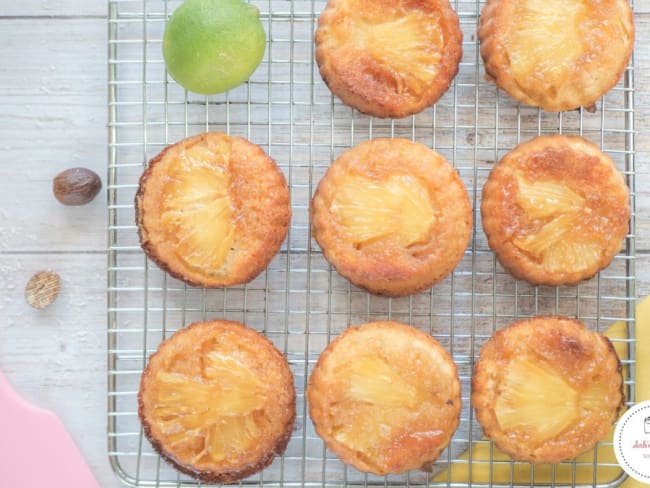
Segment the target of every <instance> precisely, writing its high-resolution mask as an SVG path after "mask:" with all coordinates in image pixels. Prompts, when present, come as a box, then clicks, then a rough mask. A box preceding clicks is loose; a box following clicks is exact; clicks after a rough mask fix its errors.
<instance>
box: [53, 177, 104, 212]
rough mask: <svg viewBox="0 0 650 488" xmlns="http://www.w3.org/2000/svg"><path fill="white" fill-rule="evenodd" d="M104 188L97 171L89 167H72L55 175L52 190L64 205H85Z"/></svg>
mask: <svg viewBox="0 0 650 488" xmlns="http://www.w3.org/2000/svg"><path fill="white" fill-rule="evenodd" d="M101 189H102V180H101V179H100V178H99V176H98V175H97V173H95V172H94V171H91V170H89V169H87V168H70V169H66V170H65V171H62V172H61V173H59V174H58V175H56V176H55V177H54V181H53V183H52V190H53V191H54V196H55V197H56V199H57V200H58V201H59V202H61V203H62V204H63V205H85V204H87V203H89V202H91V201H92V200H93V198H95V197H96V196H97V194H98V193H99V190H101Z"/></svg>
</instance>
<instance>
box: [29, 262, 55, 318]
mask: <svg viewBox="0 0 650 488" xmlns="http://www.w3.org/2000/svg"><path fill="white" fill-rule="evenodd" d="M60 289H61V281H60V279H59V275H58V274H56V273H55V272H54V271H50V270H45V271H39V272H38V273H36V274H35V275H34V276H32V277H31V278H30V279H29V281H28V282H27V285H26V286H25V300H27V303H29V304H30V305H31V306H32V307H34V308H38V309H41V308H45V307H47V306H48V305H50V304H51V303H52V302H54V300H56V297H57V296H58V294H59V290H60Z"/></svg>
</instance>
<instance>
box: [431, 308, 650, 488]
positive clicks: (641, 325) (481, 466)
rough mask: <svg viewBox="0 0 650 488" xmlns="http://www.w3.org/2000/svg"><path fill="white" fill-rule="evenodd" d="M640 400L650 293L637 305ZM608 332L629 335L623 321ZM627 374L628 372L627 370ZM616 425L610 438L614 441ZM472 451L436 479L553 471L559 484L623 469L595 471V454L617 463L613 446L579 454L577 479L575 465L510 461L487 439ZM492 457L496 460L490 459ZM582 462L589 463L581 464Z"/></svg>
mask: <svg viewBox="0 0 650 488" xmlns="http://www.w3.org/2000/svg"><path fill="white" fill-rule="evenodd" d="M635 332H636V401H637V402H641V401H644V400H650V297H647V298H646V299H644V300H643V301H642V302H641V303H639V304H638V305H637V308H636V331H635ZM605 335H607V336H608V337H610V338H612V339H625V338H626V337H627V327H626V325H625V323H623V322H616V323H615V324H613V325H612V326H611V327H610V328H609V329H608V330H607V332H605ZM614 347H615V348H616V352H617V353H618V355H619V357H620V358H621V359H627V357H628V353H627V348H626V346H625V343H624V342H615V343H614ZM624 374H626V372H625V371H624ZM612 436H613V429H612V431H611V432H610V434H609V437H608V440H609V441H611V439H612ZM469 454H470V453H469V451H466V452H465V453H463V455H461V456H460V458H459V461H460V462H456V463H452V466H451V468H450V469H448V470H445V471H442V472H441V473H438V474H437V475H436V476H435V478H434V480H435V481H443V482H447V481H449V482H452V483H463V484H467V483H470V482H472V483H508V484H511V483H512V484H530V480H531V477H533V476H534V480H535V483H536V484H551V482H552V480H553V471H554V472H555V483H557V484H572V483H574V481H575V484H590V485H591V484H593V483H609V482H611V481H613V480H615V479H617V478H618V477H619V476H620V475H621V473H622V469H621V468H619V467H617V466H599V467H598V468H597V470H596V472H595V473H594V468H593V464H594V455H595V456H596V460H597V462H598V464H599V465H601V464H604V463H606V464H610V463H611V464H614V465H616V464H617V462H616V457H615V455H614V450H613V449H612V447H610V446H599V447H598V449H597V451H596V452H595V453H594V451H589V452H587V453H585V454H583V455H581V456H579V457H578V458H577V460H576V461H577V463H576V466H575V480H574V478H573V466H572V465H570V464H569V465H556V466H551V465H538V466H535V467H534V468H533V467H532V466H531V465H529V464H525V463H516V464H514V465H513V464H511V463H510V457H509V456H507V455H506V454H503V453H501V452H500V451H498V450H497V449H496V448H491V446H490V443H489V442H487V441H483V440H482V441H475V442H474V443H473V445H472V449H471V456H472V461H471V463H469V462H468V460H469ZM490 459H492V460H493V462H492V463H491V462H490ZM581 463H585V464H584V465H581ZM621 486H622V487H623V488H641V487H646V488H647V486H648V485H645V484H643V483H640V482H638V481H635V480H633V479H631V478H628V479H627V480H626V481H625V483H623V485H621Z"/></svg>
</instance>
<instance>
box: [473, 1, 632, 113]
mask: <svg viewBox="0 0 650 488" xmlns="http://www.w3.org/2000/svg"><path fill="white" fill-rule="evenodd" d="M478 38H479V40H480V42H481V56H482V58H483V62H484V64H485V71H486V72H487V75H488V77H489V78H491V79H493V80H494V81H495V82H496V84H497V86H499V87H500V88H502V89H504V90H505V91H506V92H508V94H509V95H510V96H511V97H513V98H514V99H516V100H518V101H519V102H522V103H524V104H526V105H532V106H535V107H542V108H543V109H544V110H548V111H551V112H561V111H564V110H573V109H576V108H579V107H591V106H593V105H594V103H595V102H596V101H597V100H598V99H599V98H600V97H601V96H602V95H603V94H604V93H605V92H607V91H608V90H609V89H610V88H612V87H614V85H616V83H617V82H618V80H619V79H620V77H621V75H622V74H623V71H624V70H625V67H626V66H627V63H628V61H629V59H630V55H631V54H632V49H633V45H634V17H633V15H632V10H631V9H630V6H629V5H628V2H627V0H487V3H486V4H485V6H484V7H483V11H482V12H481V17H480V21H479V26H478Z"/></svg>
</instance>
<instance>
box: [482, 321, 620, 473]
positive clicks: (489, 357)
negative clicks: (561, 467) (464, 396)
mask: <svg viewBox="0 0 650 488" xmlns="http://www.w3.org/2000/svg"><path fill="white" fill-rule="evenodd" d="M622 387H623V377H622V375H621V364H620V361H619V359H618V356H617V355H616V351H615V350H614V347H613V346H612V344H611V343H610V342H609V340H608V339H607V338H606V337H605V336H603V335H601V334H598V333H596V332H592V331H590V330H588V329H587V328H586V327H585V326H584V324H582V323H581V322H579V321H577V320H573V319H569V318H566V317H535V318H532V319H526V320H521V321H519V322H515V323H514V324H512V325H510V326H509V327H507V328H505V329H501V330H499V331H497V332H495V333H494V335H493V336H492V337H491V338H490V340H489V341H488V342H487V343H486V344H485V345H484V346H483V348H482V349H481V354H480V357H479V359H478V361H477V363H476V366H475V368H474V374H473V376H472V405H473V406H474V409H475V410H476V418H477V419H478V421H479V423H480V424H481V426H482V427H483V432H484V434H485V435H486V436H487V437H489V438H490V439H492V441H493V442H494V444H495V445H496V446H497V447H498V448H499V449H501V450H502V451H503V452H505V453H507V454H509V455H510V456H511V457H512V458H513V459H515V460H518V461H527V462H530V463H535V464H541V463H558V462H560V461H564V460H569V459H573V458H575V457H576V456H578V455H579V454H581V453H583V452H585V451H587V450H589V449H591V448H592V447H593V446H594V445H595V444H596V442H598V441H599V440H601V439H603V438H604V437H605V436H606V435H607V433H608V431H609V429H610V427H611V426H612V424H613V423H614V421H615V420H616V418H617V417H618V412H619V410H620V408H621V407H622V405H623V401H624V398H623V392H622Z"/></svg>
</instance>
